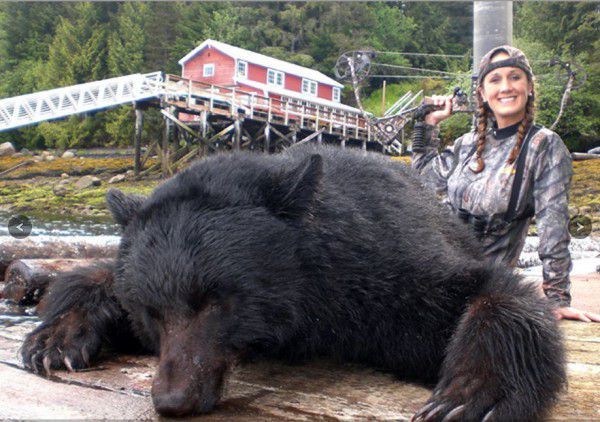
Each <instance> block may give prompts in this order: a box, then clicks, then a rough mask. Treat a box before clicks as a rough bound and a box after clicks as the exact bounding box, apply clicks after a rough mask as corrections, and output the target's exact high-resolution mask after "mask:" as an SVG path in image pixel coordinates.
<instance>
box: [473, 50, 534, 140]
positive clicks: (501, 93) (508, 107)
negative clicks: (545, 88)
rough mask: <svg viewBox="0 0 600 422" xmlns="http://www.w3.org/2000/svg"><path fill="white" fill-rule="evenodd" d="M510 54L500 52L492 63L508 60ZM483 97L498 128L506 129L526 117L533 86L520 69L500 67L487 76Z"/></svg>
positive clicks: (482, 92)
mask: <svg viewBox="0 0 600 422" xmlns="http://www.w3.org/2000/svg"><path fill="white" fill-rule="evenodd" d="M508 58H509V56H508V54H506V53H504V52H500V53H498V54H496V55H495V56H494V57H493V58H492V63H494V62H497V61H500V60H505V59H508ZM482 85H483V86H482V88H481V89H480V93H481V96H482V98H483V100H484V101H487V102H488V105H489V106H490V108H491V109H492V112H493V113H494V116H495V117H496V121H497V122H498V127H500V128H502V127H506V126H510V125H512V124H515V123H517V122H519V121H521V120H522V119H523V118H524V117H525V106H526V104H527V99H528V97H529V93H530V92H531V90H532V86H531V84H530V83H529V81H528V80H527V74H526V73H525V72H524V71H523V70H521V69H519V68H518V67H500V68H498V69H494V70H492V71H491V72H490V73H488V74H487V75H485V78H484V79H483V84H482Z"/></svg>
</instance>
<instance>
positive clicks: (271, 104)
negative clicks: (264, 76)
mask: <svg viewBox="0 0 600 422" xmlns="http://www.w3.org/2000/svg"><path fill="white" fill-rule="evenodd" d="M271 107H273V99H272V98H270V97H269V111H268V113H267V122H269V123H271Z"/></svg>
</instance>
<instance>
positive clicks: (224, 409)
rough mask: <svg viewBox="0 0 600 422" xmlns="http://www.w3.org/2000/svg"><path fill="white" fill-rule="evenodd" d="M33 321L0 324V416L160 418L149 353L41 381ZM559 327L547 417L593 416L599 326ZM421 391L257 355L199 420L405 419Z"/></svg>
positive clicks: (597, 413)
mask: <svg viewBox="0 0 600 422" xmlns="http://www.w3.org/2000/svg"><path fill="white" fill-rule="evenodd" d="M590 277H591V279H592V280H593V281H594V282H595V283H598V282H600V276H598V275H597V274H594V275H590ZM33 326H34V324H33V323H26V324H20V325H15V326H12V327H11V326H9V327H4V328H2V329H1V330H0V402H1V403H3V406H0V418H2V419H4V418H28V419H29V418H38V417H46V418H55V419H56V418H78V419H79V418H110V419H112V418H119V419H122V418H129V419H132V418H134V419H138V418H143V419H149V418H150V419H157V418H158V415H156V414H155V412H154V410H153V407H152V403H151V398H150V386H151V383H152V376H153V374H154V370H155V366H156V359H155V358H153V357H149V356H142V357H139V356H138V357H136V356H119V357H113V358H111V359H109V360H107V361H103V362H101V363H100V364H99V366H97V367H96V368H92V370H88V371H85V372H78V373H67V372H65V371H55V372H54V374H53V377H52V380H48V379H46V378H42V377H39V376H36V375H33V374H30V373H28V372H26V371H24V370H23V369H21V364H20V362H19V361H18V359H17V353H18V349H19V347H20V345H21V342H22V338H23V336H24V335H25V334H26V333H27V332H28V331H29V330H31V329H32V328H33ZM560 327H561V329H562V330H563V333H564V335H565V339H566V346H567V350H568V373H569V387H568V390H567V391H566V393H565V394H564V395H563V396H562V397H561V399H560V402H559V403H558V405H557V406H556V408H555V409H554V411H553V413H552V414H551V417H550V419H549V420H568V421H573V420H581V421H593V420H600V391H599V388H598V386H599V385H600V324H591V323H590V324H586V323H579V322H572V321H561V323H560ZM429 394H430V392H429V390H428V389H427V388H425V387H423V386H420V385H417V384H411V383H406V382H402V381H398V380H396V379H395V378H394V377H393V376H392V375H391V374H386V373H383V372H380V371H376V370H373V369H370V368H365V367H362V366H357V365H347V364H336V363H332V362H327V361H321V362H313V363H310V364H304V365H295V366H289V365H284V364H282V363H279V362H261V363H254V364H250V365H247V366H244V367H240V368H238V369H236V370H235V371H234V373H233V375H232V378H231V380H230V382H229V383H228V385H227V388H226V393H225V397H224V400H223V402H222V403H221V404H220V405H219V406H218V407H217V409H216V410H215V412H214V413H212V414H210V415H208V416H207V417H204V418H203V420H206V421H221V420H223V421H224V420H231V419H235V420H242V421H244V420H256V419H260V420H314V419H325V420H354V419H363V418H369V419H374V420H390V419H395V420H407V419H410V416H411V415H412V414H413V412H415V411H416V410H417V409H418V408H419V407H420V406H421V405H422V403H424V402H425V400H427V398H428V397H429ZM4 403H6V405H4Z"/></svg>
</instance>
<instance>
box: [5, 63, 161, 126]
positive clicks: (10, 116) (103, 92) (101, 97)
mask: <svg viewBox="0 0 600 422" xmlns="http://www.w3.org/2000/svg"><path fill="white" fill-rule="evenodd" d="M162 91H163V86H162V73H161V72H153V73H146V74H140V73H136V74H133V75H127V76H120V77H118V78H111V79H104V80H101V81H94V82H88V83H85V84H79V85H72V86H67V87H63V88H57V89H51V90H48V91H40V92H36V93H33V94H27V95H20V96H18V97H11V98H4V99H1V100H0V132H1V131H4V130H9V129H14V128H17V127H20V126H26V125H31V124H35V123H40V122H43V121H47V120H54V119H60V118H62V117H66V116H70V115H72V114H80V113H87V112H92V111H96V110H101V109H105V108H109V107H115V106H118V105H121V104H127V103H132V102H134V101H141V100H146V99H149V98H154V97H159V96H160V95H161V94H162Z"/></svg>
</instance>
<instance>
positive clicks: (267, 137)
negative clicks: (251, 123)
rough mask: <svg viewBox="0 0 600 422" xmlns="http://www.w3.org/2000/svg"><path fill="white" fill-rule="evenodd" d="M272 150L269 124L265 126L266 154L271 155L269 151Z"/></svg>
mask: <svg viewBox="0 0 600 422" xmlns="http://www.w3.org/2000/svg"><path fill="white" fill-rule="evenodd" d="M270 148H271V124H270V123H269V122H267V124H266V125H265V147H264V151H265V153H267V154H268V153H269V149H270Z"/></svg>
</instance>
